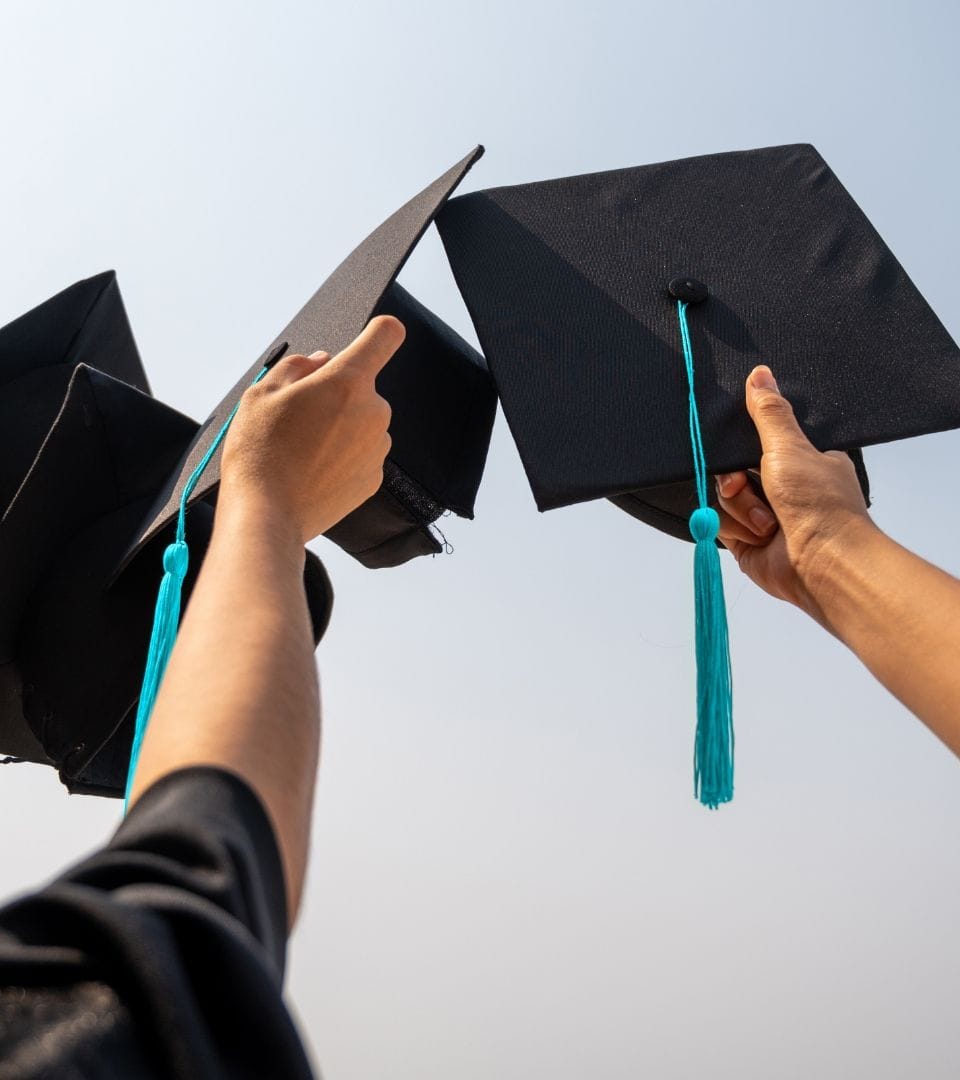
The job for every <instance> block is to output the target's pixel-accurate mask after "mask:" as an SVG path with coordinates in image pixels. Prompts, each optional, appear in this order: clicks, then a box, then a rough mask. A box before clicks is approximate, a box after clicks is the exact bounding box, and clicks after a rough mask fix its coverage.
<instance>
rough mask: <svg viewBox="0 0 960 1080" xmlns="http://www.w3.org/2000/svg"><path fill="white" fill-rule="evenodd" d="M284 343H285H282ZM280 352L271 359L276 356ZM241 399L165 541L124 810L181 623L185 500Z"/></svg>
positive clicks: (191, 482)
mask: <svg viewBox="0 0 960 1080" xmlns="http://www.w3.org/2000/svg"><path fill="white" fill-rule="evenodd" d="M284 347H285V346H284ZM279 356H280V353H279V352H277V355H276V356H275V357H273V358H272V359H278V358H279ZM269 370H270V369H269V366H264V367H263V368H261V370H260V372H259V374H258V375H257V377H256V378H255V379H254V380H253V381H254V383H258V382H259V381H260V380H261V379H262V378H263V377H264V375H266V373H267V372H268V371H269ZM239 408H240V403H239V402H237V404H236V405H234V407H233V410H232V411H231V413H230V415H229V416H228V417H227V419H226V421H225V422H224V425H223V427H222V428H220V430H219V432H217V437H216V438H215V439H214V440H213V442H212V443H211V444H210V447H209V449H208V450H207V452H206V453H205V454H204V455H203V457H202V458H201V460H200V462H199V463H198V464H197V467H196V468H195V469H194V470H193V472H192V473H191V474H190V476H189V478H188V479H187V482H186V483H185V484H184V486H183V491H182V492H181V494H180V511H179V513H178V514H177V533H176V538H175V539H174V541H173V543H172V544H168V545H167V548H166V550H165V551H164V553H163V570H164V573H163V578H162V579H161V581H160V588H159V590H158V592H157V604H156V607H155V608H154V612H153V630H152V632H151V634H150V648H149V649H148V650H147V662H146V665H145V669H144V673H143V683H142V685H141V687H140V700H139V701H138V702H137V719H136V722H135V724H134V729H133V744H132V746H131V748H130V764H129V765H128V766H127V786H126V793H125V796H124V803H123V810H124V813H126V811H127V807H128V806H129V805H130V792H131V790H132V789H133V778H134V775H135V774H136V771H137V762H138V761H139V760H140V749H141V747H142V746H143V737H144V736H145V735H146V733H147V724H148V723H149V722H150V714H151V713H152V712H153V706H154V703H155V702H156V700H157V693H158V691H159V690H160V683H161V681H162V680H163V673H164V672H165V671H166V669H167V661H168V660H169V659H170V653H171V652H173V644H174V642H175V641H176V639H177V628H178V626H179V624H180V598H181V595H182V593H183V579H184V578H185V577H186V576H187V567H188V565H189V563H190V549H189V548H188V547H187V537H186V533H187V503H188V502H189V501H190V496H191V495H192V494H193V490H194V488H195V487H196V486H197V483H198V482H199V480H200V477H201V476H202V475H203V470H204V469H205V468H206V467H207V465H208V464H209V462H210V459H211V458H212V457H213V455H214V454H215V453H216V451H217V447H218V446H219V445H220V443H221V442H223V439H224V437H225V436H226V434H227V430H228V428H229V427H230V424H231V423H232V422H233V418H234V417H235V416H236V415H237V409H239Z"/></svg>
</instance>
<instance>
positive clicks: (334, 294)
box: [127, 146, 496, 567]
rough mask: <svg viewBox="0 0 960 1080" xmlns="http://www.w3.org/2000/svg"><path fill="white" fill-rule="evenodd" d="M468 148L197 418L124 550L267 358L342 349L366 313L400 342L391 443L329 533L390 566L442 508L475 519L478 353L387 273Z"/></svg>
mask: <svg viewBox="0 0 960 1080" xmlns="http://www.w3.org/2000/svg"><path fill="white" fill-rule="evenodd" d="M482 154H483V147H480V146H478V147H476V149H474V150H472V151H471V152H470V153H469V154H468V155H467V156H466V157H465V158H463V160H462V161H459V162H458V163H457V164H456V165H454V166H453V167H452V168H450V169H448V170H447V171H446V172H445V173H444V174H443V175H442V176H440V177H438V178H437V179H436V180H435V181H434V182H433V183H432V184H430V185H429V186H428V187H426V188H424V190H423V191H421V192H420V193H419V194H418V195H415V196H414V197H413V198H412V199H411V200H410V201H409V202H407V203H405V204H404V205H403V206H402V207H401V208H400V209H399V210H397V211H396V212H395V213H394V214H392V215H391V216H390V217H389V218H388V219H387V220H386V221H385V222H383V224H381V225H380V226H378V228H376V229H375V230H374V231H373V232H372V233H371V234H370V235H369V236H368V237H367V238H366V239H365V240H364V241H363V242H362V243H361V244H360V245H359V246H358V247H357V248H356V249H355V250H354V251H353V252H351V254H350V255H348V256H347V258H346V259H344V261H343V262H342V263H341V264H340V265H339V266H338V267H337V268H336V270H334V271H333V273H332V274H331V275H330V276H329V277H328V278H327V280H326V281H325V282H324V283H323V284H322V285H321V286H320V288H319V289H318V290H317V291H316V293H314V295H313V296H312V297H311V299H310V300H309V301H308V302H307V303H306V304H305V305H304V307H303V308H302V309H301V310H300V311H299V312H298V314H297V315H296V316H295V317H294V318H293V319H292V320H291V322H290V323H288V325H287V326H286V327H285V328H284V329H283V330H282V331H281V332H280V333H279V334H278V335H277V336H276V338H274V340H273V341H272V342H271V343H270V344H269V345H268V346H267V348H266V349H265V350H264V351H263V353H262V355H261V356H260V357H259V359H257V361H256V362H255V363H254V364H252V365H251V367H250V368H249V370H248V371H247V372H246V373H245V374H244V375H243V377H242V378H240V379H239V380H238V381H237V383H236V384H235V385H234V386H233V388H232V389H231V390H230V392H229V393H228V394H227V395H226V396H225V397H224V398H223V400H222V401H221V402H220V404H219V405H217V407H216V408H215V409H214V410H213V412H212V413H211V415H210V416H209V417H208V418H207V420H206V421H205V422H204V424H203V425H202V427H201V429H200V432H199V433H198V434H197V436H196V438H195V439H194V440H193V442H192V443H191V445H190V448H189V450H188V452H187V453H186V454H185V455H184V458H183V460H182V462H181V463H180V465H179V467H178V468H177V470H176V471H175V472H174V473H173V474H172V475H171V477H170V479H169V481H168V482H167V483H166V484H165V485H164V486H163V488H162V489H161V491H160V492H159V494H158V496H157V500H156V503H155V505H154V506H153V507H152V508H151V511H150V514H149V515H148V517H147V519H146V521H145V524H144V527H143V528H142V529H141V530H140V533H139V535H138V536H137V537H136V538H135V540H134V542H133V543H132V544H131V547H130V550H129V552H128V554H127V557H128V558H132V557H133V555H135V554H136V553H137V552H138V551H139V550H140V547H141V546H142V545H143V544H144V543H146V541H148V540H149V539H150V538H151V537H152V536H154V535H155V534H156V533H157V531H158V530H160V529H162V528H163V527H164V525H167V524H169V522H170V521H172V520H173V518H174V517H175V516H176V514H177V511H178V506H179V502H180V496H181V495H182V493H183V490H184V487H185V485H186V483H187V480H188V478H189V476H190V474H191V472H192V471H193V470H194V469H195V468H196V466H197V465H198V463H199V462H200V461H201V460H202V459H203V457H204V455H205V454H206V453H207V451H208V450H210V448H211V446H212V445H213V443H214V441H215V439H216V436H217V433H218V431H219V430H220V428H221V426H222V425H223V424H224V423H225V422H226V420H227V418H228V417H229V416H230V414H231V413H232V411H233V409H234V408H235V407H236V405H237V403H238V402H239V400H240V397H241V396H242V394H243V392H244V391H245V390H246V389H247V387H248V386H249V385H250V384H251V383H252V382H253V381H254V379H255V377H256V376H257V373H258V372H259V371H261V370H262V369H263V367H264V365H265V364H267V363H274V362H276V360H278V359H279V358H280V357H282V356H283V355H285V354H286V353H296V352H307V353H309V352H313V351H314V350H315V349H324V350H325V351H327V352H329V353H330V354H331V355H334V354H336V353H338V352H340V351H341V350H342V349H344V348H345V347H346V346H347V345H348V344H349V343H350V342H351V341H352V340H353V339H354V338H355V337H356V336H357V334H359V333H360V331H361V330H362V329H363V328H364V326H366V324H367V323H368V322H369V321H370V319H371V318H372V317H373V316H374V315H379V314H392V315H396V316H397V317H398V318H400V320H401V321H402V322H403V323H404V326H405V327H406V329H407V338H406V339H405V340H404V344H403V345H401V347H400V349H399V350H398V352H397V354H396V355H395V356H394V358H393V359H392V360H391V361H390V363H389V364H388V365H387V367H386V368H385V369H384V371H383V373H382V374H381V376H380V378H379V379H378V382H377V389H378V390H379V391H380V393H381V394H382V395H383V396H384V397H385V398H386V399H387V400H388V401H389V402H390V405H391V408H392V409H393V413H394V417H393V419H392V421H391V426H390V434H391V439H392V440H393V447H392V449H391V452H390V456H389V458H388V460H387V462H386V465H385V467H384V484H383V486H382V487H381V489H380V490H379V491H378V492H377V493H376V494H375V495H374V496H373V497H372V498H371V499H369V500H368V501H367V502H365V503H364V504H363V505H362V506H360V507H358V508H357V509H356V510H354V511H353V513H352V514H349V515H348V516H347V517H346V518H344V520H343V521H342V522H340V523H339V524H337V525H336V526H334V528H333V529H331V530H330V531H329V532H328V533H327V534H326V535H327V537H328V538H329V539H331V540H333V541H335V542H336V543H338V544H340V546H341V547H343V548H344V549H345V550H346V551H348V552H349V553H350V554H351V555H353V556H354V557H355V558H357V559H359V561H360V562H362V563H363V564H364V565H366V566H370V567H383V566H394V565H397V564H398V563H402V562H406V561H407V560H408V559H410V558H413V557H414V556H416V555H426V554H435V553H437V552H439V551H440V550H441V545H440V543H439V542H438V541H437V539H436V537H435V536H434V534H433V533H432V532H431V530H430V525H431V524H432V522H434V521H436V519H437V518H438V517H439V516H440V515H441V514H442V513H443V512H444V511H445V510H452V511H453V512H454V513H456V514H459V515H460V516H463V517H472V516H473V502H474V499H475V497H476V493H477V488H478V487H479V485H480V479H481V477H482V475H483V467H484V464H485V462H486V454H487V447H488V445H489V441H490V433H491V430H492V428H493V418H494V414H495V412H496V393H495V391H494V389H493V384H492V382H491V380H490V377H489V375H488V373H487V368H486V364H485V362H484V360H483V357H482V356H480V354H479V353H477V352H476V351H475V350H474V349H472V348H471V347H470V346H469V345H468V344H467V343H466V342H465V341H464V340H463V339H462V338H461V337H459V336H458V335H457V334H455V333H454V332H453V330H451V329H450V328H449V327H448V326H446V325H445V324H444V323H442V322H441V321H440V320H439V319H438V318H437V317H436V316H435V315H433V314H432V313H431V312H429V311H428V310H427V309H426V308H425V307H423V306H422V305H421V304H420V303H418V302H417V301H416V300H415V299H414V298H413V297H411V296H410V295H409V293H407V292H406V291H405V290H404V289H402V288H401V287H400V286H399V285H397V284H395V278H396V276H397V274H399V272H400V270H401V268H402V267H403V264H404V263H405V262H406V260H407V258H408V256H409V255H410V252H411V251H412V250H413V248H414V247H415V246H416V244H417V242H418V241H419V240H420V238H421V236H422V235H423V233H424V232H425V231H426V229H427V228H428V226H429V225H430V223H431V222H432V221H433V219H434V217H435V215H436V214H437V212H438V211H439V210H440V208H441V207H442V206H443V204H444V203H445V202H446V200H447V199H448V198H449V196H450V194H451V192H452V191H453V190H454V189H455V188H456V186H457V185H458V184H459V183H460V181H461V180H462V179H463V177H464V176H465V175H466V174H467V172H468V170H469V169H470V168H471V166H472V165H473V164H474V162H475V161H476V160H477V159H478V158H479V157H480V156H481V155H482ZM219 479H220V454H219V450H217V451H216V452H215V453H214V455H213V456H212V458H211V459H210V461H209V463H208V464H207V465H206V466H205V468H204V470H203V474H202V476H201V477H200V480H199V482H198V483H197V486H196V488H195V489H194V491H193V494H192V496H191V500H190V501H193V500H195V499H200V498H203V497H204V496H205V495H206V494H208V493H209V492H210V491H212V490H213V489H214V488H215V487H216V485H217V483H218V482H219Z"/></svg>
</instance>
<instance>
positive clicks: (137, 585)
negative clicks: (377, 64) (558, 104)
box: [0, 148, 496, 795]
mask: <svg viewBox="0 0 960 1080" xmlns="http://www.w3.org/2000/svg"><path fill="white" fill-rule="evenodd" d="M481 152H482V151H481V150H480V148H478V149H477V150H476V151H474V152H473V153H472V154H471V155H469V156H468V157H467V158H465V159H464V160H463V161H462V162H460V163H459V164H458V165H457V166H455V167H454V168H453V169H451V170H449V171H448V172H447V173H445V174H444V175H443V176H442V177H441V178H440V179H439V180H438V181H436V182H435V183H434V184H432V185H430V186H429V187H428V188H427V189H426V190H425V191H424V192H422V193H421V194H420V195H418V196H416V197H415V198H414V199H413V200H411V201H410V202H409V203H407V204H406V205H405V206H404V207H403V208H402V209H401V210H399V211H398V212H397V213H396V214H394V215H393V216H392V217H391V218H389V219H388V220H387V221H386V222H385V223H384V224H383V225H381V226H380V227H379V228H378V229H377V230H376V231H375V232H374V233H373V234H371V236H370V237H368V238H367V240H365V241H364V242H363V243H362V244H361V245H360V247H359V248H357V249H356V251H355V252H354V253H353V254H352V255H351V256H350V257H349V258H348V259H347V260H346V261H345V262H344V263H343V264H342V265H341V266H340V267H339V268H338V269H337V270H336V271H334V273H333V274H332V275H331V277H330V278H329V279H328V280H327V282H326V283H325V284H324V285H323V286H321V288H320V290H319V291H318V292H317V293H316V294H315V296H314V297H313V298H312V299H311V300H310V301H309V303H308V304H307V305H306V307H305V308H304V309H303V310H302V311H301V312H300V314H299V315H298V316H297V317H296V318H295V319H294V320H293V321H292V322H291V323H290V324H289V325H288V326H287V327H286V329H285V330H284V331H283V332H282V334H280V335H279V336H278V338H277V339H276V340H275V341H274V342H273V343H272V344H271V345H270V347H269V348H268V349H267V350H266V352H265V353H264V355H263V356H262V357H261V358H260V359H259V360H258V361H257V363H256V364H255V365H254V368H253V369H251V371H253V370H254V369H256V370H257V371H260V370H262V369H263V368H264V366H265V365H269V364H270V363H272V362H274V361H275V360H277V359H279V358H280V357H281V356H282V355H284V354H285V353H286V352H289V351H294V352H304V351H305V352H312V351H314V350H315V349H317V348H326V349H327V350H328V351H330V352H331V353H335V352H338V351H340V349H341V348H343V347H344V346H345V345H346V344H348V343H349V342H350V341H351V340H352V339H353V338H354V337H355V336H356V334H357V333H359V331H360V330H361V329H362V328H363V326H364V325H365V324H366V323H367V321H369V319H370V318H371V317H372V316H373V315H374V314H378V313H380V312H390V313H392V314H396V315H397V316H398V317H399V318H400V319H401V320H402V321H403V322H404V324H405V326H406V328H407V336H406V339H405V341H404V344H403V345H402V346H401V348H400V350H399V351H398V353H397V354H396V356H395V357H394V359H393V360H392V361H391V365H388V367H387V369H385V370H384V373H383V375H382V377H381V382H380V384H379V387H380V390H381V392H382V393H383V394H384V395H385V396H386V397H387V398H388V400H389V401H390V403H391V405H392V407H393V422H392V424H391V434H392V441H393V448H392V451H391V460H390V462H388V465H387V467H386V468H385V482H384V486H383V488H382V489H381V491H380V492H378V493H377V495H375V496H374V497H373V498H372V499H371V500H369V501H368V502H367V503H366V504H364V506H362V507H360V508H359V509H358V510H357V511H355V512H354V513H353V514H351V515H349V517H348V518H347V519H345V520H344V521H343V522H341V523H340V524H339V525H338V526H337V527H336V528H335V529H333V530H331V532H330V533H329V534H328V535H329V536H330V538H331V539H334V540H335V541H336V542H338V543H339V544H340V545H341V546H342V547H344V548H345V549H346V550H347V551H349V552H350V553H351V554H353V555H355V556H356V557H357V558H358V559H359V560H360V561H361V562H363V563H364V564H365V565H368V566H389V565H396V564H398V563H401V562H404V561H406V560H407V559H410V558H412V557H414V556H416V555H419V554H427V553H435V552H437V551H439V550H441V545H440V544H439V543H438V542H437V540H436V539H435V537H434V536H433V534H432V533H431V531H430V528H429V526H430V524H431V522H432V521H434V520H435V519H436V517H438V516H439V515H440V514H441V513H443V512H445V511H446V510H448V509H449V510H453V511H454V512H456V513H458V514H461V515H464V516H470V515H471V514H472V510H473V500H474V497H475V494H476V490H477V486H478V485H479V481H480V476H481V474H482V470H483V465H484V461H485V457H486V451H487V445H488V442H489V436H490V430H491V427H492V423H493V414H494V410H495V407H496V397H495V392H494V390H493V388H492V385H491V383H490V379H489V376H488V375H487V372H486V367H485V364H484V362H483V360H482V358H481V357H480V356H479V354H477V353H476V352H475V351H474V350H473V349H471V348H470V347H469V346H468V345H467V344H466V343H465V342H463V341H462V340H461V339H460V338H459V337H457V335H456V334H454V333H453V331H451V330H450V329H449V328H448V327H447V326H445V325H444V324H443V323H442V322H441V321H440V320H439V319H437V318H436V316H434V315H433V314H432V313H431V312H429V311H428V310H427V309H426V308H424V307H423V306H422V305H420V304H419V303H418V302H417V301H416V300H415V299H414V298H413V297H412V296H410V295H409V294H408V293H406V292H405V291H404V290H403V289H402V288H401V287H400V286H399V285H397V284H396V283H395V281H394V278H395V277H396V274H397V273H398V272H399V270H400V267H401V266H402V264H403V262H404V261H405V259H406V257H407V255H408V254H409V252H410V251H411V250H412V248H413V247H414V246H415V244H416V242H417V240H418V239H419V238H420V236H421V235H422V233H423V231H424V230H425V229H426V228H427V226H428V225H429V223H430V221H431V220H432V217H433V215H434V214H435V212H436V210H437V209H438V207H439V206H440V205H441V204H442V202H443V201H444V200H445V199H446V197H447V196H448V195H449V193H450V191H451V190H453V188H454V187H455V186H456V184H457V183H458V182H459V180H460V179H461V178H462V176H463V175H464V173H465V172H466V170H467V169H468V168H469V166H470V165H471V164H472V162H473V161H474V160H475V159H476V158H477V157H478V156H479V154H480V153H481ZM252 381H253V376H252V374H251V376H250V378H248V377H247V376H244V378H243V379H241V380H240V381H239V382H238V383H237V385H236V387H235V388H234V390H233V391H231V393H230V394H229V395H228V396H227V397H226V398H225V399H224V401H223V402H222V403H221V405H220V406H218V407H217V409H216V410H214V413H213V414H212V415H211V417H209V418H208V419H207V421H205V423H204V424H202V425H198V424H197V423H196V422H195V421H193V420H191V419H189V418H188V417H186V416H184V415H182V414H181V413H179V412H177V411H176V410H174V409H171V408H169V407H168V406H166V405H164V404H162V403H160V402H158V401H156V400H155V399H154V398H153V397H152V396H150V388H149V385H148V382H147V378H146V375H145V373H144V370H143V366H142V364H141V361H140V357H139V355H138V352H137V348H136V345H135V343H134V339H133V335H132V333H131V331H130V326H129V323H128V321H127V317H126V313H125V311H124V307H123V302H122V300H121V297H120V293H119V289H118V287H117V283H116V279H115V275H114V274H113V273H112V272H110V273H105V274H100V275H98V276H97V277H94V278H90V279H88V280H86V281H82V282H78V283H77V284H76V285H73V286H71V287H70V288H68V289H66V290H65V291H64V292H62V293H60V294H58V295H57V296H55V297H53V298H52V299H50V300H48V301H47V302H46V303H44V304H41V305H40V306H39V307H37V308H35V309H34V310H32V311H30V312H28V313H27V314H26V315H23V316H22V317H20V318H19V319H17V320H16V321H15V322H13V323H11V324H10V325H8V326H7V327H5V328H3V329H2V330H0V422H2V424H3V427H2V432H3V435H2V438H3V439H4V453H3V455H2V456H0V487H2V490H0V498H2V505H3V509H4V513H3V518H2V521H0V598H2V600H3V604H2V610H0V648H2V656H0V752H2V753H5V754H7V755H9V756H11V757H13V758H16V759H25V760H30V761H37V762H45V763H48V764H52V765H54V766H56V767H57V768H58V770H59V772H60V777H61V780H62V781H63V782H64V784H66V786H67V787H68V788H69V789H70V790H71V791H72V792H85V793H96V794H108V795H120V794H122V791H123V788H124V783H125V779H126V775H127V769H128V764H129V761H130V756H131V742H132V738H133V726H134V724H133V721H134V716H135V713H136V707H137V702H138V698H139V696H140V690H141V680H142V679H143V677H144V662H145V659H146V657H147V644H148V641H150V639H151V618H152V617H153V614H154V605H155V600H156V597H157V589H158V583H159V581H160V578H161V575H162V574H163V566H164V558H163V557H164V550H165V546H166V544H167V543H168V542H169V541H170V540H171V539H172V538H173V534H174V519H175V518H176V517H177V515H178V510H179V500H180V495H181V493H182V490H183V485H184V482H185V480H186V478H187V477H188V476H189V474H190V472H191V471H192V470H193V468H194V466H195V465H196V464H197V462H198V460H199V459H200V458H201V457H202V456H203V455H204V454H205V453H206V452H207V451H208V450H209V449H210V447H211V445H212V443H213V440H214V438H215V437H216V434H217V432H218V431H219V430H220V429H221V428H222V426H223V422H224V420H225V419H226V417H227V416H229V414H230V412H231V411H232V409H233V408H234V406H235V405H236V403H237V401H238V400H239V397H240V395H241V394H242V392H243V390H244V389H245V388H246V386H247V385H249V383H251V382H252ZM218 479H219V450H218V451H217V453H216V454H215V455H214V456H213V457H212V458H211V460H210V463H209V465H208V466H207V467H206V468H205V470H204V471H203V473H202V475H201V478H200V483H199V484H198V485H197V487H196V489H195V490H194V491H193V494H192V497H191V499H190V508H189V511H188V512H187V515H186V519H185V520H186V539H187V540H188V542H189V549H190V559H189V570H188V572H187V574H186V578H185V580H184V582H183V598H184V599H186V598H188V597H189V593H190V591H191V589H192V586H193V583H194V581H195V579H196V574H197V572H198V570H199V567H200V565H201V563H202V561H203V555H204V552H205V550H206V547H207V544H208V542H209V538H210V532H211V529H212V522H213V511H214V506H215V497H216V482H217V480H218ZM304 585H305V589H306V595H307V600H308V605H309V608H310V613H311V618H312V622H313V630H314V639H315V641H319V639H320V637H321V636H322V635H323V632H324V630H325V628H326V623H327V620H328V618H329V613H330V606H331V603H332V591H331V589H330V583H329V581H328V579H327V576H326V573H325V571H324V569H323V567H322V565H321V563H320V561H319V560H318V559H317V557H316V556H315V555H313V554H312V553H309V552H308V553H307V558H306V565H305V571H304Z"/></svg>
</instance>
